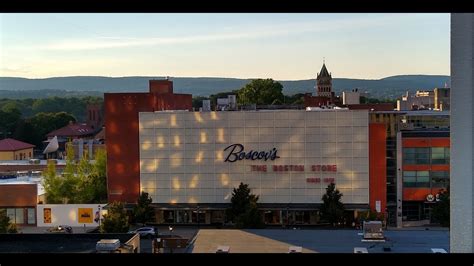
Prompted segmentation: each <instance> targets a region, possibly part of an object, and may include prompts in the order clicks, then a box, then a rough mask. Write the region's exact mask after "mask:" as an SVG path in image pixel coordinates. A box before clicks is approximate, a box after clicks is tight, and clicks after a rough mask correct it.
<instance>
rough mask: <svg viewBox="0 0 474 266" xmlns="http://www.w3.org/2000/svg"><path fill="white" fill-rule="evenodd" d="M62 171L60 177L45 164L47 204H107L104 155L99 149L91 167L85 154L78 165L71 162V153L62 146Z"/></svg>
mask: <svg viewBox="0 0 474 266" xmlns="http://www.w3.org/2000/svg"><path fill="white" fill-rule="evenodd" d="M66 147H67V148H66V151H67V153H66V167H65V169H64V171H63V174H62V176H58V175H57V174H56V170H55V166H54V164H48V168H47V171H46V172H45V178H44V187H45V190H46V201H47V203H53V204H54V203H83V204H91V203H104V202H107V179H106V161H107V158H106V153H105V150H104V149H99V150H98V151H97V152H96V154H95V162H94V163H93V164H91V162H90V161H89V156H88V155H87V152H86V154H85V156H83V157H82V158H81V160H80V161H79V163H77V164H76V162H75V161H74V149H73V147H72V146H71V145H70V144H68V145H67V146H66Z"/></svg>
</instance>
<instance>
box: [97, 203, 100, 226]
mask: <svg viewBox="0 0 474 266" xmlns="http://www.w3.org/2000/svg"><path fill="white" fill-rule="evenodd" d="M97 208H98V209H99V232H101V228H100V204H99V206H97Z"/></svg>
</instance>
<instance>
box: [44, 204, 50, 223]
mask: <svg viewBox="0 0 474 266" xmlns="http://www.w3.org/2000/svg"><path fill="white" fill-rule="evenodd" d="M43 214H44V220H43V222H44V223H45V224H50V223H51V208H44V209H43Z"/></svg>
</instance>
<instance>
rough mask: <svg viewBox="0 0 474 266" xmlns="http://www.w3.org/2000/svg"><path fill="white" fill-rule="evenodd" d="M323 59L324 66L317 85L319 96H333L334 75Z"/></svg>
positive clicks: (318, 75)
mask: <svg viewBox="0 0 474 266" xmlns="http://www.w3.org/2000/svg"><path fill="white" fill-rule="evenodd" d="M324 61H325V60H323V67H322V68H321V71H320V72H319V73H318V74H317V78H316V80H317V81H316V86H317V92H318V96H325V97H331V96H332V76H331V73H329V71H328V70H327V68H326V63H325V62H324Z"/></svg>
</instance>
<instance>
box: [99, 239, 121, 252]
mask: <svg viewBox="0 0 474 266" xmlns="http://www.w3.org/2000/svg"><path fill="white" fill-rule="evenodd" d="M119 247H120V240H119V239H101V240H100V241H98V242H97V244H96V246H95V249H96V251H97V252H103V251H115V250H117V249H118V248H119Z"/></svg>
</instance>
